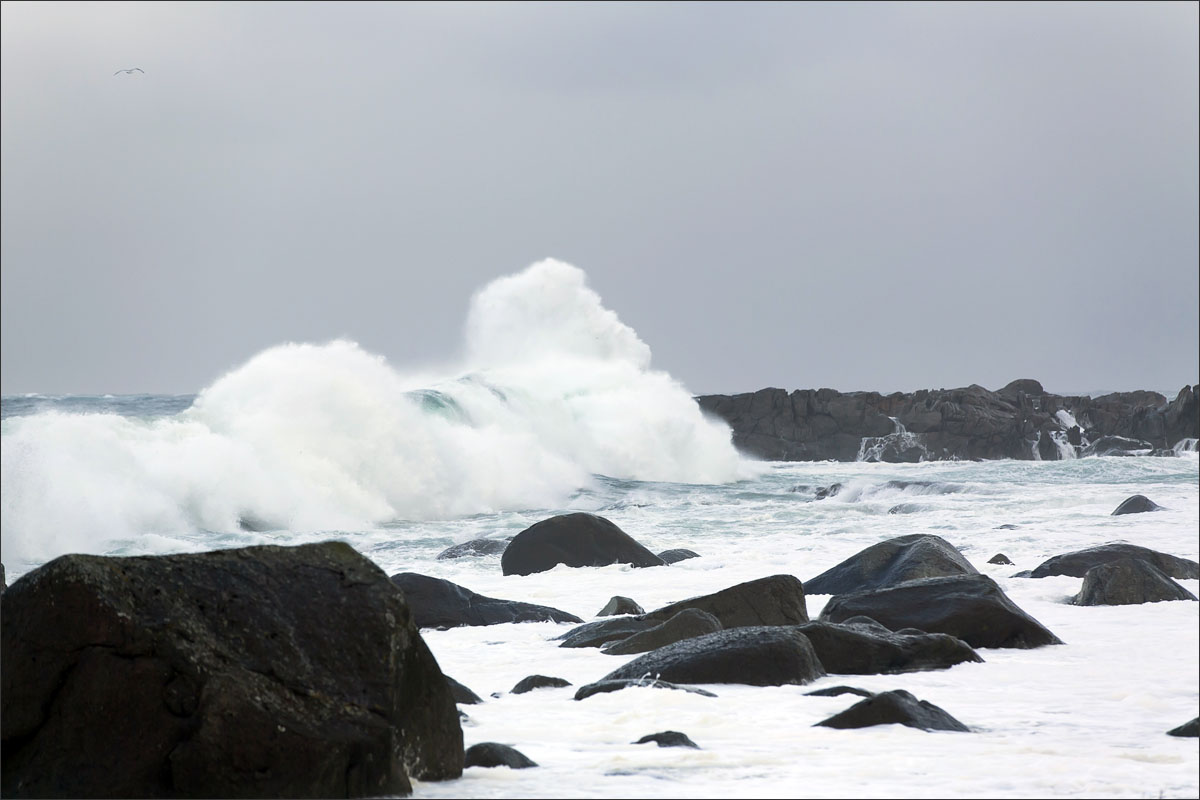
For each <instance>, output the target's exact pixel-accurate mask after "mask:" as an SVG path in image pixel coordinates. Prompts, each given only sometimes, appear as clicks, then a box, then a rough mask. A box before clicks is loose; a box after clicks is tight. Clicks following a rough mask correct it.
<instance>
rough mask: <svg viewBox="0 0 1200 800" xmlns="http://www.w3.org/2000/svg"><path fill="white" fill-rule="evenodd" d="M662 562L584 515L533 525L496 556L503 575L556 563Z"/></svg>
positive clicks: (597, 519)
mask: <svg viewBox="0 0 1200 800" xmlns="http://www.w3.org/2000/svg"><path fill="white" fill-rule="evenodd" d="M666 563H667V562H665V561H663V560H662V559H661V558H659V557H658V556H656V555H654V553H652V552H650V551H649V550H647V549H646V548H645V547H643V546H642V545H641V544H639V543H638V542H637V541H636V540H635V539H634V538H633V537H632V536H630V535H629V534H627V533H625V531H623V530H621V529H620V528H618V527H617V526H616V525H615V524H613V523H612V522H610V521H609V520H607V519H605V518H604V517H598V516H596V515H595V514H584V513H575V514H560V515H559V516H557V517H550V518H549V519H544V520H542V521H541V522H537V523H534V524H533V525H531V526H529V527H528V528H526V529H525V530H523V531H521V532H520V533H518V534H517V535H516V536H515V537H513V540H512V541H511V542H509V545H508V547H507V548H506V549H505V550H504V555H502V556H501V557H500V568H501V570H503V572H504V574H505V575H532V574H534V573H536V572H546V571H547V570H551V569H554V568H555V567H556V566H558V565H559V564H566V565H567V566H568V567H604V566H607V565H609V564H629V565H631V566H634V567H661V566H663V565H665V564H666Z"/></svg>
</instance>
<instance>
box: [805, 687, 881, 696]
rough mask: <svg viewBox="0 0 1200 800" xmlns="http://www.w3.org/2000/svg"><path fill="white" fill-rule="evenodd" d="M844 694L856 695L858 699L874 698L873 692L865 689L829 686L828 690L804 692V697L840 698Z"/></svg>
mask: <svg viewBox="0 0 1200 800" xmlns="http://www.w3.org/2000/svg"><path fill="white" fill-rule="evenodd" d="M844 694H856V695H858V696H859V697H874V696H875V693H874V692H868V691H867V690H866V689H856V688H855V687H853V686H830V687H829V688H828V689H817V690H816V691H814V692H805V693H804V695H805V696H806V697H840V696H841V695H844Z"/></svg>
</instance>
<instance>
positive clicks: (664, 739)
mask: <svg viewBox="0 0 1200 800" xmlns="http://www.w3.org/2000/svg"><path fill="white" fill-rule="evenodd" d="M649 742H655V743H657V744H658V746H659V747H694V748H695V749H697V750H699V749H700V745H698V744H696V743H695V742H693V741H692V740H691V739H689V738H688V737H687V734H683V733H680V732H679V731H659V732H658V733H652V734H650V735H649V736H643V737H642V738H640V739H638V740H637V741H636V742H633V744H648V743H649Z"/></svg>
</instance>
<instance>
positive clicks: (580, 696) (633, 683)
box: [575, 676, 716, 700]
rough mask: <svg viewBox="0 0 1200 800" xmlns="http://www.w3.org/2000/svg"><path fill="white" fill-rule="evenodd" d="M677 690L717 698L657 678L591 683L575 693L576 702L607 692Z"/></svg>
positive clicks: (701, 691)
mask: <svg viewBox="0 0 1200 800" xmlns="http://www.w3.org/2000/svg"><path fill="white" fill-rule="evenodd" d="M645 688H650V689H676V690H678V691H683V692H690V693H692V694H698V695H702V696H704V697H716V695H715V694H713V693H712V692H709V691H706V690H704V689H697V688H696V687H695V686H679V685H678V684H674V683H671V682H670V681H660V680H658V679H657V678H651V677H649V676H643V677H641V678H619V679H613V680H609V679H607V678H605V679H604V680H599V681H596V682H595V683H589V684H587V685H586V686H580V687H579V691H577V692H575V699H576V700H584V699H586V698H588V697H591V696H592V695H594V694H605V693H607V692H619V691H621V690H622V689H645Z"/></svg>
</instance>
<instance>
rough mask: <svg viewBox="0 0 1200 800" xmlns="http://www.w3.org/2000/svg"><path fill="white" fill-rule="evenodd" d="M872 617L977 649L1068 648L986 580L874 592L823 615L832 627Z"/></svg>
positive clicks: (829, 607)
mask: <svg viewBox="0 0 1200 800" xmlns="http://www.w3.org/2000/svg"><path fill="white" fill-rule="evenodd" d="M859 615H863V616H867V617H870V618H871V619H873V620H877V621H878V622H879V623H881V624H883V625H884V626H886V627H888V628H890V629H891V630H894V631H899V630H901V629H904V628H915V629H917V630H920V631H926V632H928V633H948V634H950V635H951V636H955V637H957V638H959V639H962V640H963V641H964V642H966V643H967V644H969V645H971V646H972V647H1015V648H1022V649H1028V648H1033V647H1041V646H1042V645H1047V644H1062V641H1061V640H1059V638H1058V637H1057V636H1055V635H1054V634H1053V633H1051V632H1050V631H1048V630H1047V629H1046V628H1045V627H1044V626H1043V625H1042V624H1041V623H1040V622H1038V621H1037V620H1035V619H1034V618H1033V617H1031V616H1029V615H1028V614H1027V613H1025V612H1024V611H1022V610H1021V609H1020V608H1019V607H1018V606H1017V604H1016V603H1014V602H1013V601H1012V600H1010V599H1009V597H1008V595H1006V594H1005V593H1004V592H1003V591H1002V590H1001V589H1000V586H999V585H998V584H997V583H996V582H995V581H994V580H992V579H991V578H989V577H987V576H986V575H956V576H951V577H945V578H925V579H923V580H918V581H908V582H907V583H902V584H899V585H898V586H890V587H886V588H883V589H876V590H874V591H870V592H856V593H854V594H842V595H836V596H835V597H833V599H831V600H830V601H829V602H828V603H827V604H826V605H825V608H824V610H823V611H822V612H821V619H822V620H824V621H826V622H845V621H847V620H849V619H851V618H853V617H855V616H859Z"/></svg>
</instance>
